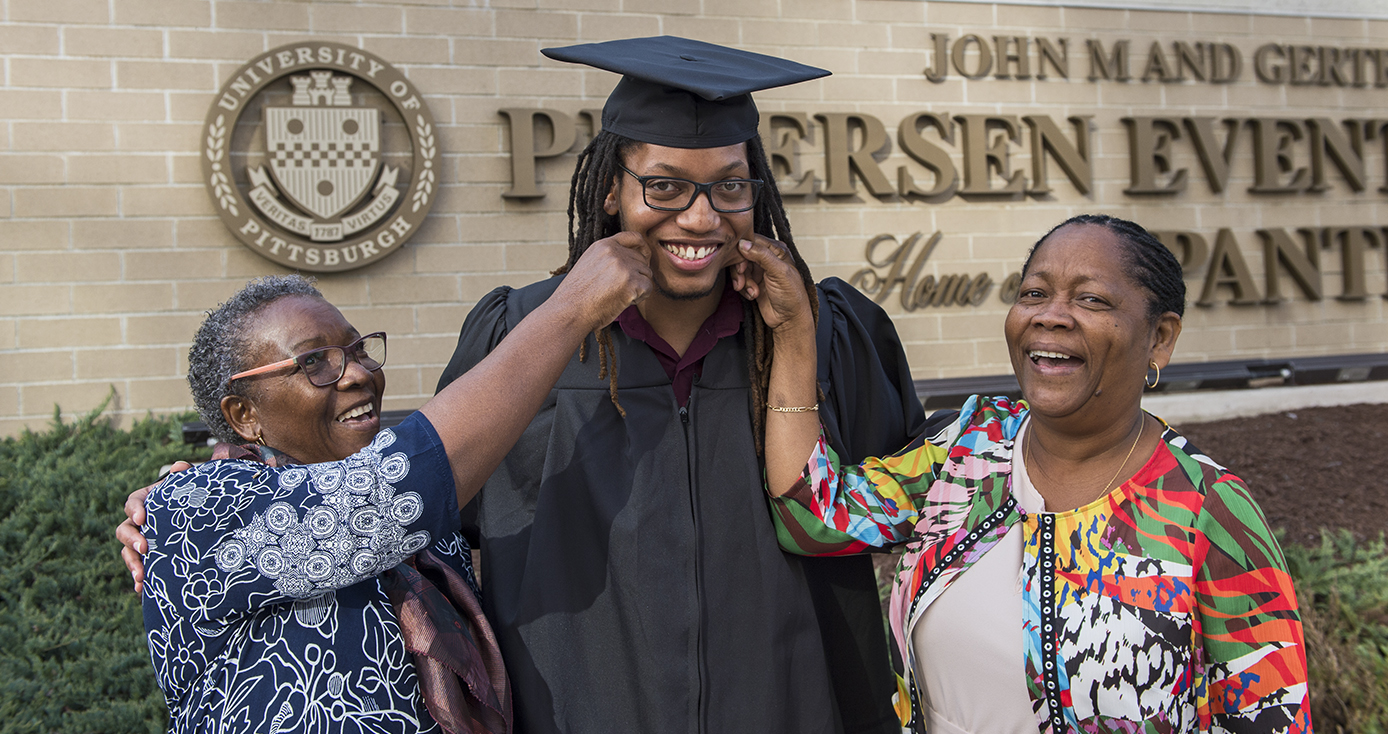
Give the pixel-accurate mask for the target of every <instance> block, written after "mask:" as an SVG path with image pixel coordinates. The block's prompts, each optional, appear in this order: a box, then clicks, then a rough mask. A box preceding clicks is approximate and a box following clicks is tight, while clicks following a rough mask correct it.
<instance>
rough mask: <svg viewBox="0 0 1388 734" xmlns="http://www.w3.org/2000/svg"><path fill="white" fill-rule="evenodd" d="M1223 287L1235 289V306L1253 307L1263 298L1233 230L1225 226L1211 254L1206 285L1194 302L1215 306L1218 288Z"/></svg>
mask: <svg viewBox="0 0 1388 734" xmlns="http://www.w3.org/2000/svg"><path fill="white" fill-rule="evenodd" d="M1220 286H1225V287H1228V288H1229V289H1230V290H1232V291H1233V292H1234V297H1233V298H1231V299H1229V303H1231V304H1234V305H1236V306H1250V305H1253V304H1256V303H1257V302H1258V301H1260V300H1262V297H1261V296H1260V295H1258V286H1257V285H1255V284H1254V282H1253V276H1252V275H1251V274H1250V273H1249V272H1248V263H1246V262H1244V259H1243V253H1241V252H1239V244H1238V241H1236V240H1235V239H1234V233H1233V232H1232V231H1230V230H1229V229H1227V228H1223V227H1222V228H1220V230H1219V234H1218V235H1217V236H1216V237H1215V246H1214V253H1213V254H1211V255H1210V267H1209V269H1208V270H1207V271H1206V272H1205V286H1204V287H1203V288H1201V289H1200V300H1198V301H1196V302H1195V305H1197V306H1213V305H1214V296H1215V289H1216V288H1218V287H1220Z"/></svg>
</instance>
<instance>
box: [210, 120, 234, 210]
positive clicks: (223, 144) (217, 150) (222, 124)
mask: <svg viewBox="0 0 1388 734" xmlns="http://www.w3.org/2000/svg"><path fill="white" fill-rule="evenodd" d="M226 149H227V126H226V117H225V115H217V119H216V121H215V122H213V123H212V124H211V125H208V126H207V159H208V160H209V161H212V180H211V181H210V182H209V183H211V185H212V193H214V194H216V196H217V203H218V204H219V205H221V207H222V208H223V209H225V210H227V211H229V212H231V215H232V216H237V215H238V214H240V212H239V211H238V210H237V207H236V197H234V196H232V195H231V183H230V182H229V181H228V180H227V175H226V171H224V170H223V166H222V159H224V158H225V157H226Z"/></svg>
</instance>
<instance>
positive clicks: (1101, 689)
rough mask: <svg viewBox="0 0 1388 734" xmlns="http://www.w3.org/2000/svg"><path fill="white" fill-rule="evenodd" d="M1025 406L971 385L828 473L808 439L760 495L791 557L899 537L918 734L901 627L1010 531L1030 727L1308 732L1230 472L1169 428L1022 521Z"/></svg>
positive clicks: (895, 599) (1299, 669) (1287, 600)
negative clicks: (924, 433) (1016, 460)
mask: <svg viewBox="0 0 1388 734" xmlns="http://www.w3.org/2000/svg"><path fill="white" fill-rule="evenodd" d="M1026 413H1027V408H1026V405H1025V403H1014V402H1011V401H1009V400H1008V399H1006V398H992V399H989V398H979V397H978V396H975V397H973V398H970V399H969V401H968V403H967V404H966V405H965V406H964V408H963V409H962V410H961V411H960V414H959V417H958V419H957V420H956V421H955V422H953V423H952V424H950V425H949V426H948V427H946V428H945V429H943V430H941V431H940V432H939V433H937V434H936V435H934V436H929V437H921V438H919V439H917V440H916V441H915V442H914V443H913V444H911V445H910V446H908V447H907V448H905V449H903V450H902V451H901V452H900V453H898V454H896V455H894V456H889V457H884V458H880V459H868V460H867V461H865V462H863V463H862V464H861V465H859V466H840V464H839V461H838V459H837V457H836V456H835V455H834V453H833V451H832V449H830V448H829V445H828V442H827V441H825V440H824V438H823V437H822V436H821V438H820V441H819V444H818V446H816V448H815V450H814V454H813V455H812V456H811V459H810V462H809V464H808V466H807V467H806V470H805V473H804V475H802V477H801V480H800V482H798V483H797V484H796V486H795V487H794V488H793V489H792V490H791V491H790V492H789V493H787V494H786V495H784V496H782V497H779V498H775V499H773V500H772V502H771V504H772V509H773V514H774V516H775V519H776V525H777V531H778V533H779V534H780V539H781V544H782V546H783V547H784V548H785V549H786V550H789V551H791V552H794V553H799V554H803V555H843V554H849V553H857V552H861V551H863V550H866V549H868V548H873V547H883V546H890V545H893V544H895V543H898V542H901V541H906V552H905V554H904V555H903V556H902V559H901V565H900V566H899V567H898V572H897V578H896V581H895V583H894V585H893V589H892V600H891V625H892V630H893V632H894V633H895V636H896V640H897V644H898V645H899V646H900V649H901V655H902V659H903V660H905V661H907V664H906V681H907V689H908V690H909V691H910V698H911V711H912V714H911V715H910V716H911V720H912V723H913V725H914V727H915V729H916V730H917V731H923V730H924V725H923V723H922V719H923V717H922V716H921V713H920V712H921V706H920V700H919V695H918V692H917V690H916V688H915V685H914V683H912V682H911V677H912V671H913V670H914V668H915V657H914V651H913V650H912V645H911V629H912V627H913V626H914V625H915V624H916V622H917V620H919V619H920V617H921V615H922V614H923V613H924V612H925V609H926V607H928V606H929V605H930V604H931V603H932V602H933V601H934V600H935V599H937V598H938V597H939V596H940V594H941V593H942V592H943V591H944V590H945V589H946V588H947V587H948V586H949V585H950V583H952V582H953V581H954V579H956V578H958V576H959V574H960V573H962V572H964V571H967V570H968V569H969V567H970V566H972V565H973V564H974V563H975V562H977V561H978V559H979V558H981V557H982V556H983V554H984V553H987V552H988V551H989V549H991V548H993V547H994V546H995V545H997V543H998V541H1000V540H1001V539H1002V537H1003V536H1004V535H1005V534H1006V533H1007V530H1008V529H1009V528H1011V527H1012V526H1013V525H1016V524H1020V525H1021V526H1022V532H1023V533H1024V535H1023V548H1024V551H1023V557H1022V567H1023V568H1022V570H1023V574H1024V576H1025V581H1024V590H1023V608H1024V610H1025V611H1024V613H1023V616H1024V619H1022V620H1021V624H1022V625H1023V628H1024V631H1023V638H1024V640H1025V641H1026V655H1025V660H1024V661H1023V663H1024V665H1023V668H1024V671H1025V675H1026V684H1027V690H1028V692H1029V693H1030V695H1031V701H1032V708H1033V710H1034V711H1035V712H1036V720H1037V728H1038V730H1039V731H1040V732H1042V734H1048V733H1049V734H1060V733H1061V732H1072V731H1074V732H1151V733H1153V734H1156V733H1162V734H1165V733H1166V732H1186V731H1201V732H1204V731H1236V732H1310V731H1311V718H1310V716H1311V714H1310V705H1309V702H1308V700H1307V683H1306V655H1305V650H1304V647H1303V646H1304V643H1303V637H1302V629H1301V618H1300V615H1299V614H1298V613H1297V605H1296V594H1295V592H1294V591H1293V590H1292V582H1291V579H1290V577H1289V576H1288V575H1287V566H1286V561H1285V560H1284V559H1283V557H1282V551H1281V549H1280V548H1279V547H1278V545H1277V542H1276V540H1274V539H1273V537H1272V533H1271V532H1270V531H1269V530H1268V527H1267V522H1266V521H1265V520H1264V519H1263V515H1262V512H1261V511H1260V510H1259V509H1258V506H1257V505H1256V504H1255V503H1254V502H1253V500H1252V498H1250V497H1249V495H1248V490H1247V488H1246V487H1245V486H1244V485H1243V482H1242V481H1241V480H1239V478H1238V477H1235V476H1234V475H1232V474H1230V473H1229V472H1228V471H1226V470H1225V469H1224V468H1223V467H1221V466H1219V465H1218V464H1216V463H1214V462H1213V461H1211V460H1210V459H1209V458H1207V457H1206V456H1204V455H1203V454H1201V453H1200V452H1199V451H1198V450H1196V449H1195V448H1194V447H1193V446H1191V445H1190V444H1189V443H1188V442H1187V441H1186V439H1185V438H1184V437H1182V436H1181V435H1180V434H1179V433H1177V432H1176V431H1175V430H1173V429H1171V428H1169V427H1168V428H1167V430H1166V431H1165V433H1164V434H1163V436H1162V443H1161V445H1160V446H1159V447H1158V448H1157V450H1156V451H1155V452H1154V453H1153V454H1152V456H1151V457H1150V458H1149V459H1148V460H1147V463H1146V465H1144V466H1143V467H1142V469H1141V470H1139V471H1138V473H1137V474H1136V475H1134V476H1133V477H1132V478H1131V479H1130V480H1128V481H1127V482H1125V483H1124V484H1123V485H1121V486H1119V487H1118V488H1116V489H1114V490H1113V491H1111V492H1110V493H1108V494H1107V495H1105V496H1104V497H1101V498H1099V499H1097V500H1095V501H1094V502H1092V503H1090V504H1088V505H1086V506H1084V507H1080V508H1078V509H1076V510H1072V511H1070V512H1061V513H1031V514H1028V513H1026V512H1025V511H1023V510H1021V509H1020V508H1019V507H1018V506H1017V504H1016V501H1015V500H1014V499H1013V497H1012V493H1011V477H1010V473H1011V470H1012V446H1013V440H1014V438H1015V437H1016V435H1017V430H1018V428H1019V426H1020V425H1021V423H1022V420H1023V419H1024V418H1025V416H1026Z"/></svg>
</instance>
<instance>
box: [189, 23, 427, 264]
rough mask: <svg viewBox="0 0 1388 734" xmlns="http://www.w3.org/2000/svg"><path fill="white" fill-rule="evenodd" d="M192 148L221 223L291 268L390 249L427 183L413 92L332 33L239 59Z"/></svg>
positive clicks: (423, 122)
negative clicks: (198, 147) (197, 150)
mask: <svg viewBox="0 0 1388 734" xmlns="http://www.w3.org/2000/svg"><path fill="white" fill-rule="evenodd" d="M202 149H203V150H202V152H203V156H202V169H203V180H204V181H205V182H206V185H207V191H208V194H209V195H211V197H212V201H213V203H214V204H215V205H216V207H217V213H218V214H219V215H220V216H221V218H222V222H223V223H224V224H226V226H227V228H228V229H229V230H231V232H232V234H233V235H235V236H236V239H238V240H240V241H241V243H242V244H244V245H246V246H247V247H248V248H250V249H251V250H253V251H255V252H256V253H257V254H259V255H261V256H263V257H265V258H268V259H270V260H273V261H274V262H277V263H279V264H281V265H284V266H286V267H290V268H293V269H295V270H306V271H311V272H319V273H330V272H339V271H343V270H352V269H354V268H359V267H362V266H363V265H368V264H370V263H373V262H376V261H378V260H380V259H382V258H384V257H385V256H386V255H389V254H390V253H392V252H395V251H396V250H399V249H400V248H401V246H402V245H404V243H405V241H406V240H407V239H409V238H410V237H411V236H412V235H413V234H414V233H415V232H416V231H417V230H418V229H419V227H420V225H421V224H422V223H423V222H424V217H425V215H427V214H428V213H429V209H430V208H431V207H432V206H433V203H434V199H435V198H436V192H437V190H438V173H437V168H438V162H439V151H438V145H437V138H436V135H435V132H434V118H433V115H431V114H430V113H429V108H428V107H427V106H426V105H425V104H424V100H423V96H422V95H421V94H420V93H419V91H418V90H417V89H416V88H415V87H414V85H412V84H411V83H410V81H409V80H408V79H406V78H405V76H404V75H403V74H401V73H400V72H399V71H398V70H397V69H395V68H394V67H393V66H391V65H390V64H388V63H386V62H385V61H384V60H382V59H381V58H380V57H378V56H376V55H374V54H371V53H368V52H366V51H363V50H361V49H358V48H354V47H352V46H345V45H342V44H339V43H329V42H321V41H314V42H305V43H294V44H290V45H287V46H281V47H279V48H275V49H271V50H270V51H267V52H265V53H263V54H261V55H259V56H257V57H255V58H253V59H251V60H250V61H249V62H248V63H247V64H246V65H245V66H242V67H241V68H240V69H238V70H237V71H236V73H234V74H232V76H231V78H230V80H229V81H228V82H227V83H226V85H225V86H223V87H222V89H221V91H220V92H219V93H218V95H217V97H216V99H215V100H214V101H213V103H212V106H211V108H210V109H209V110H208V113H207V121H206V126H205V128H204V136H203V141H202Z"/></svg>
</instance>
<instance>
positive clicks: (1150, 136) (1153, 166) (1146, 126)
mask: <svg viewBox="0 0 1388 734" xmlns="http://www.w3.org/2000/svg"><path fill="white" fill-rule="evenodd" d="M1123 125H1124V126H1126V127H1127V128H1128V170H1129V173H1130V178H1131V182H1132V185H1131V186H1129V187H1128V188H1126V189H1123V193H1125V194H1130V195H1147V194H1160V195H1171V194H1177V193H1180V192H1182V191H1185V190H1186V169H1184V168H1182V169H1179V170H1177V169H1175V167H1174V165H1173V164H1172V162H1171V141H1172V140H1175V139H1177V138H1179V137H1181V125H1180V122H1179V121H1178V120H1177V119H1176V118H1174V117H1124V118H1123ZM1033 155H1034V154H1033ZM1167 173H1170V174H1171V179H1170V180H1169V181H1168V182H1167V183H1166V184H1164V185H1162V184H1158V183H1157V174H1167Z"/></svg>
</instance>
